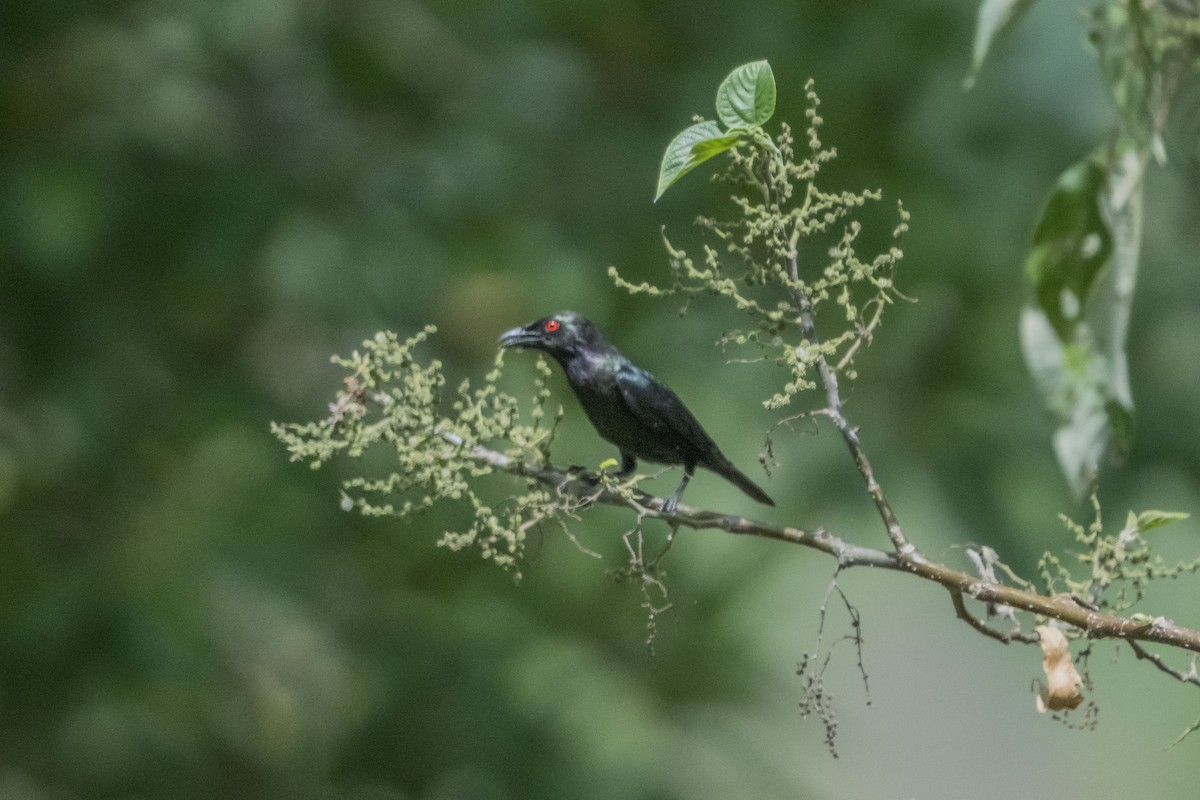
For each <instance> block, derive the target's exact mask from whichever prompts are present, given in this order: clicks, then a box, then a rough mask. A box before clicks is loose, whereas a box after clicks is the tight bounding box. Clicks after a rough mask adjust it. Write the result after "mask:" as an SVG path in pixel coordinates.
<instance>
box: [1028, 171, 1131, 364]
mask: <svg viewBox="0 0 1200 800" xmlns="http://www.w3.org/2000/svg"><path fill="white" fill-rule="evenodd" d="M1106 177H1107V176H1106V172H1105V169H1104V166H1103V164H1102V163H1100V162H1099V160H1098V159H1097V158H1095V157H1089V158H1085V159H1084V160H1082V161H1079V162H1078V163H1076V164H1073V165H1071V166H1070V167H1068V168H1067V170H1066V171H1065V172H1063V174H1062V175H1060V176H1059V178H1058V181H1057V183H1056V184H1055V187H1054V193H1053V194H1051V195H1050V200H1049V201H1048V202H1047V203H1046V208H1045V210H1044V211H1043V212H1042V218H1041V221H1039V222H1038V227H1037V232H1036V233H1035V234H1034V237H1033V248H1032V249H1031V250H1030V252H1029V256H1028V257H1027V258H1026V260H1025V273H1026V275H1028V277H1029V279H1030V281H1032V283H1033V286H1034V291H1035V292H1036V294H1037V301H1038V305H1039V306H1041V308H1042V311H1044V312H1045V314H1046V317H1047V318H1048V319H1049V320H1050V322H1051V324H1052V325H1053V326H1054V329H1055V331H1057V332H1058V335H1059V338H1060V339H1062V341H1063V342H1064V343H1069V342H1070V341H1071V340H1072V338H1073V331H1074V326H1075V325H1076V324H1077V323H1078V322H1079V321H1080V320H1081V319H1082V318H1083V312H1084V307H1085V304H1086V303H1087V301H1088V298H1089V293H1090V292H1091V289H1092V284H1093V283H1094V282H1095V280H1096V276H1097V275H1098V274H1099V273H1100V271H1101V270H1102V269H1103V268H1104V267H1105V266H1107V265H1108V263H1109V261H1110V259H1111V257H1112V250H1113V240H1112V231H1111V230H1110V229H1109V226H1108V222H1107V221H1106V220H1105V217H1104V214H1103V212H1102V210H1101V201H1102V196H1103V193H1104V191H1105V188H1106V185H1107V180H1106Z"/></svg>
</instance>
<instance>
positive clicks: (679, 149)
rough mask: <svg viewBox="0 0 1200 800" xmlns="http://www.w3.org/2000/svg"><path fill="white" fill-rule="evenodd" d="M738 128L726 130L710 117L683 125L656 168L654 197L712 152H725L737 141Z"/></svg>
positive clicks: (718, 153) (712, 154) (661, 193)
mask: <svg viewBox="0 0 1200 800" xmlns="http://www.w3.org/2000/svg"><path fill="white" fill-rule="evenodd" d="M741 136H742V135H741V133H740V132H736V131H735V132H732V133H725V132H723V131H722V130H721V126H720V125H718V124H717V123H715V122H713V121H712V120H708V121H705V122H697V123H696V124H695V125H692V126H690V127H688V128H684V129H683V130H682V131H681V132H680V133H679V135H678V136H676V137H675V138H674V139H672V140H671V143H670V144H669V145H667V152H665V153H663V160H662V166H661V167H659V170H658V191H657V193H655V195H654V201H655V202H658V198H660V197H662V196H663V192H665V191H667V189H669V188H670V187H671V185H672V184H674V183H675V182H676V181H677V180H679V179H680V178H682V177H683V176H684V175H686V174H688V173H689V172H691V171H692V170H694V169H695V168H696V167H698V166H699V165H701V164H703V163H704V162H705V161H707V160H708V159H710V158H712V157H713V156H715V155H720V154H721V153H724V152H725V151H726V150H728V149H729V148H731V147H733V146H734V145H735V144H737V143H738V140H739V139H740V138H741Z"/></svg>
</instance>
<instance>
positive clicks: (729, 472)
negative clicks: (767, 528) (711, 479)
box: [715, 459, 775, 506]
mask: <svg viewBox="0 0 1200 800" xmlns="http://www.w3.org/2000/svg"><path fill="white" fill-rule="evenodd" d="M715 471H716V472H717V473H718V474H720V475H721V476H722V477H724V478H725V479H726V480H728V481H729V482H730V483H732V484H733V485H734V486H736V487H738V488H739V489H741V490H742V491H743V492H745V493H746V494H748V495H750V496H751V497H753V498H754V499H755V500H757V501H758V502H760V503H765V504H766V505H769V506H773V505H775V501H774V500H772V499H771V498H770V497H768V496H767V493H766V492H764V491H763V490H762V489H760V488H759V486H758V484H757V483H755V482H754V481H752V480H750V479H749V478H747V477H746V476H745V474H743V473H742V472H741V471H740V470H739V469H738V468H737V467H735V466H734V465H733V464H732V463H731V462H730V461H729V460H728V459H726V460H725V463H724V464H721V465H720V468H719V469H717V470H715Z"/></svg>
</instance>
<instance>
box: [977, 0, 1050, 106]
mask: <svg viewBox="0 0 1200 800" xmlns="http://www.w3.org/2000/svg"><path fill="white" fill-rule="evenodd" d="M1035 2H1037V0H983V2H982V3H980V4H979V16H978V17H976V19H975V45H974V47H973V48H972V49H971V70H970V71H969V72H968V73H967V77H966V78H965V79H964V80H963V88H964V89H970V88H971V87H972V86H974V85H975V79H976V78H977V77H978V76H979V70H980V68H982V67H983V60H984V59H985V58H987V54H988V53H989V52H990V51H991V49H992V47H993V45H995V44H996V42H997V40H999V39H1000V37H1001V36H1003V35H1005V34H1007V33H1008V32H1009V31H1011V30H1012V29H1013V28H1014V27H1015V26H1016V24H1017V20H1019V19H1020V18H1021V17H1022V16H1023V15H1024V14H1025V12H1026V11H1028V10H1029V9H1030V8H1032V7H1033V4H1034V3H1035Z"/></svg>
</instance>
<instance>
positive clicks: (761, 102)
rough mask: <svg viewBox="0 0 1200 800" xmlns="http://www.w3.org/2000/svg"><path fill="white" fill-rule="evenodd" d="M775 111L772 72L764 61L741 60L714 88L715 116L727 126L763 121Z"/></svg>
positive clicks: (754, 123) (753, 123)
mask: <svg viewBox="0 0 1200 800" xmlns="http://www.w3.org/2000/svg"><path fill="white" fill-rule="evenodd" d="M774 113H775V73H773V72H772V71H771V65H770V64H768V63H767V62H766V61H755V62H752V63H750V64H743V65H742V66H740V67H738V68H737V69H735V70H734V71H733V72H731V73H729V75H728V76H726V78H725V80H723V81H721V86H720V87H719V88H718V89H717V117H718V118H719V119H720V120H721V122H722V123H724V125H725V127H726V128H744V127H749V126H751V125H762V124H763V123H764V122H766V121H767V120H769V119H770V118H771V115H772V114H774Z"/></svg>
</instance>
